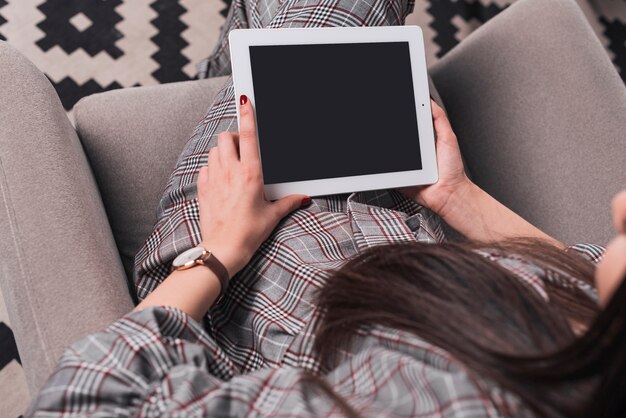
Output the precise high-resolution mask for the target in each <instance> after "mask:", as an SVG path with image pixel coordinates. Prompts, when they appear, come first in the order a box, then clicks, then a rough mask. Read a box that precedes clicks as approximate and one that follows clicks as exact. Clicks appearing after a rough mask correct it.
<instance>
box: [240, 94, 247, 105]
mask: <svg viewBox="0 0 626 418" xmlns="http://www.w3.org/2000/svg"><path fill="white" fill-rule="evenodd" d="M246 103H248V96H246V95H245V94H242V95H241V96H239V104H240V105H242V106H243V105H245V104H246Z"/></svg>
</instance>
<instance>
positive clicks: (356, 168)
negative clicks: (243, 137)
mask: <svg viewBox="0 0 626 418" xmlns="http://www.w3.org/2000/svg"><path fill="white" fill-rule="evenodd" d="M229 40H230V53H231V61H232V70H233V80H234V85H235V95H236V96H235V97H239V96H240V95H242V94H245V95H246V96H248V98H249V100H250V102H251V103H252V106H253V108H254V109H255V114H256V121H257V130H258V135H259V147H260V155H261V163H262V166H263V180H264V183H265V194H266V197H267V198H268V199H271V200H274V199H278V198H281V197H283V196H286V195H288V194H292V193H301V194H306V195H309V196H319V195H327V194H335V193H346V192H352V191H362V190H373V189H386V188H395V187H402V186H410V185H420V184H432V183H435V182H436V181H437V162H436V157H435V141H434V135H433V125H432V116H431V109H430V94H429V91H428V78H427V75H426V59H425V54H424V41H423V38H422V31H421V29H420V28H419V27H417V26H385V27H357V28H354V27H348V28H287V29H238V30H233V31H231V32H230V36H229ZM237 118H238V120H239V109H238V108H237Z"/></svg>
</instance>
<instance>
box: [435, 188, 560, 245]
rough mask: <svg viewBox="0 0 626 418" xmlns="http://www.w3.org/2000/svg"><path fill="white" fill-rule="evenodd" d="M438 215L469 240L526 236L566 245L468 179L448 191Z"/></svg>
mask: <svg viewBox="0 0 626 418" xmlns="http://www.w3.org/2000/svg"><path fill="white" fill-rule="evenodd" d="M439 215H440V216H441V217H442V218H443V219H444V220H445V221H446V223H448V225H450V226H451V227H453V228H454V229H456V230H457V231H459V232H460V233H461V234H463V235H464V236H466V237H467V238H469V239H471V240H476V241H485V242H490V241H499V240H502V239H507V238H521V237H529V238H539V239H543V240H545V241H548V242H550V243H553V244H554V245H556V246H558V247H561V248H565V245H564V244H563V243H561V242H559V241H558V240H556V239H554V238H552V237H551V236H549V235H547V234H546V233H544V232H543V231H541V230H540V229H538V228H537V227H535V226H533V225H532V224H530V223H529V222H527V221H526V220H524V219H523V218H522V217H521V216H519V215H517V214H516V213H515V212H513V211H512V210H511V209H509V208H507V207H506V206H504V205H503V204H502V203H500V202H498V201H497V200H496V199H494V198H493V197H492V196H491V195H489V194H488V193H487V192H485V191H484V190H482V189H481V188H480V187H478V186H477V185H475V184H474V183H472V182H471V181H467V182H465V183H464V184H463V185H462V186H459V188H458V189H457V190H456V191H455V192H454V193H451V194H450V195H449V198H448V200H447V201H446V203H445V205H444V206H443V207H442V209H441V211H440V213H439Z"/></svg>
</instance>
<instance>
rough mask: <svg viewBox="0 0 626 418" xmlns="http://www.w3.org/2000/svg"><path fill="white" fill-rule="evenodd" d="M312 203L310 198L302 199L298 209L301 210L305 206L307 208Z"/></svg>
mask: <svg viewBox="0 0 626 418" xmlns="http://www.w3.org/2000/svg"><path fill="white" fill-rule="evenodd" d="M311 202H312V199H311V198H310V197H305V198H304V199H302V203H301V204H300V207H301V208H303V207H305V206H309V205H310V204H311Z"/></svg>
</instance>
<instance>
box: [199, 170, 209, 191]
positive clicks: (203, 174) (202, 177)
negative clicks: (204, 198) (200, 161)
mask: <svg viewBox="0 0 626 418" xmlns="http://www.w3.org/2000/svg"><path fill="white" fill-rule="evenodd" d="M208 181H209V167H207V166H206V165H205V166H203V167H200V171H198V195H200V194H202V192H203V191H204V190H205V189H206V185H207V182H208Z"/></svg>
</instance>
